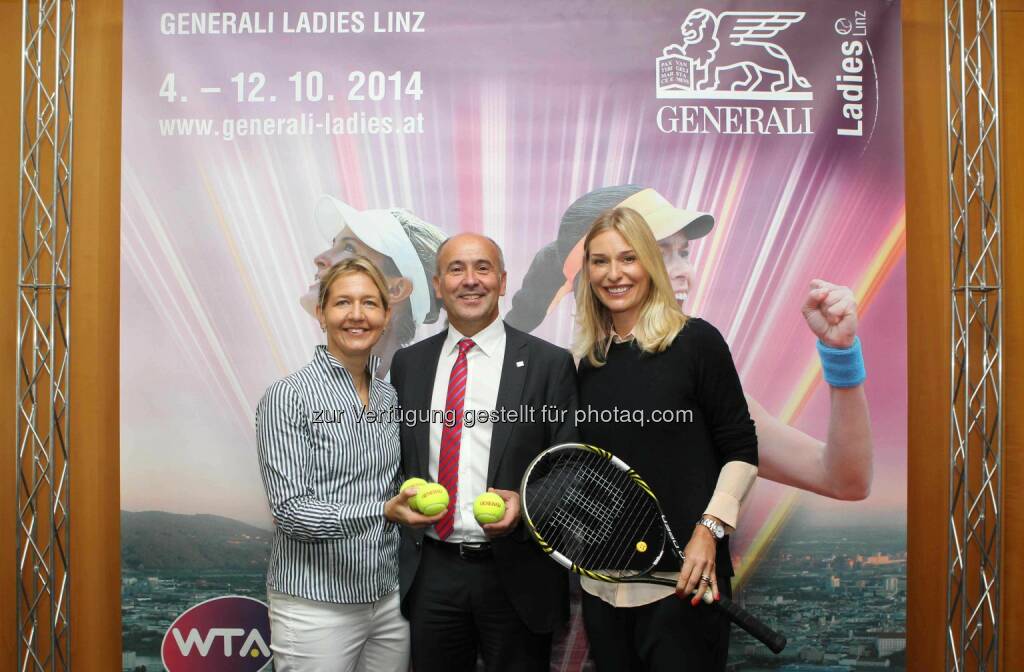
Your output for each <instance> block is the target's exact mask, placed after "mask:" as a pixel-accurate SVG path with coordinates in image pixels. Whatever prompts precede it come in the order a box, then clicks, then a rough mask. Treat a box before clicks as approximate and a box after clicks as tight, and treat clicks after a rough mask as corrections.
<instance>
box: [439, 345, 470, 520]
mask: <svg viewBox="0 0 1024 672" xmlns="http://www.w3.org/2000/svg"><path fill="white" fill-rule="evenodd" d="M474 345H476V343H474V342H473V341H472V339H469V338H464V339H462V340H461V341H459V356H458V357H457V358H456V359H455V366H453V367H452V373H451V375H450V376H449V377H448V396H447V398H446V399H445V402H444V414H445V418H446V419H447V418H454V420H455V421H454V422H451V423H448V422H446V423H445V425H444V429H442V430H441V454H440V457H439V459H438V462H437V482H438V483H440V484H441V485H443V486H444V487H445V489H447V490H448V496H449V500H448V510H447V511H446V512H445V514H444V517H443V518H441V520H439V521H437V522H436V523H434V531H435V532H437V536H438V538H440V539H447V538H448V535H450V534H451V533H452V527H453V526H454V525H455V510H456V508H457V507H458V500H459V449H460V447H461V446H462V410H463V407H464V406H465V403H466V374H467V372H468V371H467V369H468V367H467V365H466V353H467V352H469V350H470V348H472V347H473V346H474Z"/></svg>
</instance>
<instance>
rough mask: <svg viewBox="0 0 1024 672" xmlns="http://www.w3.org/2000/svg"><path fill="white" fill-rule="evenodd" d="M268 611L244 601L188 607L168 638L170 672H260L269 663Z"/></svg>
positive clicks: (235, 598)
mask: <svg viewBox="0 0 1024 672" xmlns="http://www.w3.org/2000/svg"><path fill="white" fill-rule="evenodd" d="M269 642H270V617H269V614H268V611H267V605H266V604H265V603H263V602H261V601H260V600H255V599H253V598H251V597H242V596H240V595H228V596H225V597H215V598H213V599H212V600H206V601H205V602H200V603H199V604H196V605H194V606H192V607H189V608H188V609H187V610H186V611H185V612H183V613H182V614H181V615H180V616H178V618H176V619H175V621H174V623H172V624H171V627H169V628H168V629H167V632H166V633H165V634H164V641H163V644H162V645H161V646H160V656H161V658H162V660H163V664H164V667H166V668H167V670H168V672H258V671H259V670H262V669H263V668H264V667H266V665H267V663H269V662H270V655H271V654H270V647H269Z"/></svg>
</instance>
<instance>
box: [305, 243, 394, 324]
mask: <svg viewBox="0 0 1024 672" xmlns="http://www.w3.org/2000/svg"><path fill="white" fill-rule="evenodd" d="M352 273H362V274H363V275H365V276H367V277H369V278H370V280H372V281H373V284H374V285H376V286H377V291H378V292H380V303H381V306H383V307H384V310H388V308H389V307H390V301H389V299H388V282H387V280H385V279H384V274H383V273H381V271H380V269H379V268H377V265H376V264H375V263H373V262H372V261H370V260H369V259H367V258H366V257H363V256H358V255H357V256H354V257H349V258H347V259H342V260H341V261H339V262H338V263H336V264H335V265H334V266H331V267H330V268H329V269H327V272H326V273H324V274H323V276H321V278H320V293H319V298H318V300H317V304H316V305H317V307H318V308H319V309H320V312H323V311H324V310H325V309H326V308H327V295H328V293H329V292H330V289H331V285H332V284H333V283H334V281H335V280H337V279H338V278H340V277H342V276H345V275H351V274H352Z"/></svg>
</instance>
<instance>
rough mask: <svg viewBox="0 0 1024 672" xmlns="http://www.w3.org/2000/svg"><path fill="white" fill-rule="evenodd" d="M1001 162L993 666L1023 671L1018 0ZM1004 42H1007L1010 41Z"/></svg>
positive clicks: (1006, 62) (1010, 33) (1023, 104)
mask: <svg viewBox="0 0 1024 672" xmlns="http://www.w3.org/2000/svg"><path fill="white" fill-rule="evenodd" d="M999 5H1000V7H1001V10H1000V13H999V30H1000V33H1001V35H1000V43H1001V47H1002V49H1001V52H1000V67H1001V69H1002V73H1001V75H1002V76H1001V78H1000V95H1001V97H1002V101H1001V102H1002V117H1003V123H1002V126H1001V132H1002V140H1003V146H1002V161H1003V218H1004V220H1003V221H1004V224H1003V235H1004V240H1003V268H1004V269H1005V275H1004V281H1005V283H1006V285H1005V287H1006V288H1005V290H1004V292H1003V301H1004V307H1003V315H1004V318H1003V319H1004V322H1003V352H1004V353H1006V354H1005V355H1004V361H1003V384H1004V397H1003V408H1005V409H1006V412H1005V422H1006V424H1005V432H1006V433H1005V435H1004V443H1003V454H1004V466H1003V517H1004V518H1003V520H1004V526H1003V577H1004V579H1003V596H1002V607H1003V608H1002V618H1001V621H1000V622H1001V624H1002V627H1003V632H1002V638H1001V641H1002V647H1003V660H1002V665H1001V666H1000V668H999V669H1001V670H1024V562H1022V561H1021V558H1022V557H1024V487H1022V486H1024V361H1021V358H1022V356H1024V298H1022V292H1024V129H1022V128H1021V125H1022V124H1024V59H1021V56H1020V54H1019V51H1018V48H1019V45H1021V44H1024V0H1015V1H1009V2H1007V1H1006V0H1003V1H1002V2H1000V3H999ZM1011 45H1013V46H1012V47H1011Z"/></svg>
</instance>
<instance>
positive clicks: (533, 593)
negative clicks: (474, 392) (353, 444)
mask: <svg viewBox="0 0 1024 672" xmlns="http://www.w3.org/2000/svg"><path fill="white" fill-rule="evenodd" d="M447 335H448V333H447V331H444V332H441V333H440V334H437V335H436V336H432V337H430V338H427V339H424V340H422V341H420V342H419V343H416V344H414V345H410V346H409V347H406V348H402V349H401V350H399V351H398V352H397V353H395V357H394V359H393V360H392V362H391V384H392V385H394V386H395V389H396V390H398V401H399V403H400V404H401V405H402V408H403V409H415V410H421V409H429V408H430V398H431V395H432V393H433V388H434V376H435V374H436V372H437V362H438V359H439V357H440V355H441V347H442V345H443V344H444V341H445V338H446V337H447ZM518 362H522V363H523V366H517V363H518ZM470 375H472V373H470ZM576 399H577V389H576V367H575V366H574V365H573V361H572V357H571V356H570V355H569V353H568V352H566V351H565V350H563V349H562V348H559V347H557V346H554V345H552V344H550V343H548V342H547V341H544V340H541V339H539V338H537V337H535V336H531V335H529V334H525V333H523V332H521V331H519V330H517V329H513V328H512V327H510V326H508V325H507V324H506V325H505V359H504V361H503V364H502V368H501V381H500V383H499V385H498V400H497V408H498V409H502V408H504V409H510V410H511V409H518V408H519V407H520V406H522V405H525V406H529V407H533V408H534V409H536V410H535V414H536V415H535V418H534V422H517V423H508V422H506V423H495V424H494V428H493V431H492V435H491V451H490V457H489V462H488V466H487V487H491V488H499V489H502V490H515V491H518V490H519V487H520V481H521V480H522V477H523V473H524V472H525V471H526V467H527V465H528V464H529V463H530V460H532V459H533V458H534V457H535V456H536V455H537V454H538V453H540V452H541V451H543V450H544V449H546V448H548V447H550V446H553V445H555V444H558V443H563V442H566V441H576V440H577V434H576V430H575V426H574V415H575V412H576V407H577V400H576ZM543 406H548V407H555V408H560V409H565V410H566V413H565V416H564V418H565V419H564V422H561V423H558V422H547V423H545V422H542V421H541V415H540V409H541V408H542V407H543ZM429 430H430V426H429V424H428V423H419V424H416V425H413V426H411V427H410V426H407V425H405V424H403V425H402V428H401V437H402V469H403V471H404V472H405V477H406V478H412V477H413V476H419V477H421V478H427V479H429V475H428V473H427V464H428V456H429V450H430V445H429ZM402 530H403V534H402V545H401V549H400V551H399V576H400V589H401V596H402V611H403V613H405V614H406V615H408V610H407V607H408V605H407V603H406V599H405V598H406V596H407V595H408V593H409V588H410V587H411V586H412V583H413V580H414V579H415V577H416V569H417V567H418V566H419V561H420V550H421V548H422V542H423V530H412V529H409V528H402ZM527 534H528V533H527V531H526V529H525V526H524V525H521V524H520V525H519V526H518V527H516V529H515V530H513V531H512V532H511V533H510V534H508V535H506V536H504V537H500V538H498V539H494V540H493V549H494V562H495V564H496V566H497V570H498V571H499V572H500V573H501V578H502V581H503V582H504V584H505V588H506V592H507V593H508V596H509V599H511V601H512V604H513V605H514V606H515V609H516V611H517V612H518V613H519V616H520V617H521V618H522V619H523V622H524V623H525V624H526V625H527V627H529V628H530V630H532V631H534V632H538V633H543V632H551V631H552V630H554V628H555V627H556V626H557V625H558V624H559V623H560V622H561V621H563V620H564V619H565V618H566V617H567V615H568V576H567V574H566V571H565V569H564V568H562V567H560V566H559V565H558V564H557V563H555V562H553V561H552V560H551V559H549V558H548V557H546V556H545V554H544V553H543V552H542V551H541V550H540V549H539V548H538V547H537V545H536V544H535V543H534V542H533V541H532V540H531V539H529V538H528V536H527Z"/></svg>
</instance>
